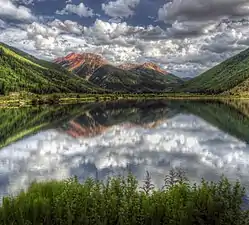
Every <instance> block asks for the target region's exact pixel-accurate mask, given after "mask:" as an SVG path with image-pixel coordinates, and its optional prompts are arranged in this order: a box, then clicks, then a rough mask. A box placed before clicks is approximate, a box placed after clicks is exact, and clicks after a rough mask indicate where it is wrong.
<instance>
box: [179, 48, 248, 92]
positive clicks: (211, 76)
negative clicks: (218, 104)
mask: <svg viewBox="0 0 249 225" xmlns="http://www.w3.org/2000/svg"><path fill="white" fill-rule="evenodd" d="M247 79H249V49H247V50H245V51H243V52H241V53H239V54H238V55H235V56H234V57H232V58H230V59H228V60H226V61H224V62H222V63H221V64H219V65H217V66H215V67H213V68H212V69H210V70H208V71H206V72H205V73H203V74H201V75H200V76H198V77H196V78H194V79H191V80H190V81H187V82H185V83H184V84H183V85H182V87H181V88H179V91H183V92H191V93H205V94H219V93H222V92H227V91H230V90H231V92H229V93H232V94H236V93H240V92H247V93H248V83H249V81H247Z"/></svg>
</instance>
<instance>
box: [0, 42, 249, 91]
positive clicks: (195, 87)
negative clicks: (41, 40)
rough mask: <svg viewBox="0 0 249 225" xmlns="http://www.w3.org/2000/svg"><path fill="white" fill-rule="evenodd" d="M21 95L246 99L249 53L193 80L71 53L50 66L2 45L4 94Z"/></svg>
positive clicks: (153, 67) (0, 62)
mask: <svg viewBox="0 0 249 225" xmlns="http://www.w3.org/2000/svg"><path fill="white" fill-rule="evenodd" d="M20 91H27V92H31V93H36V94H50V93H112V92H115V93H116V92H118V93H119V92H120V93H155V92H160V93H161V92H177V93H196V94H229V95H245V94H248V92H249V49H247V50H245V51H243V52H241V53H239V54H238V55H236V56H234V57H232V58H230V59H228V60H226V61H224V62H222V63H221V64H219V65H217V66H215V67H214V68H211V69H210V70H208V71H206V72H204V73H203V74H201V75H199V76H197V77H195V78H193V79H190V78H189V77H188V78H186V79H185V78H182V79H181V78H179V77H177V76H175V75H173V74H171V73H169V72H167V71H165V70H163V69H162V68H161V67H160V66H158V65H156V64H155V63H152V62H145V63H142V64H133V63H128V64H121V65H115V64H112V63H110V62H108V61H107V60H106V59H104V58H103V57H102V56H101V55H97V54H93V53H82V54H79V53H71V54H69V55H67V56H65V57H61V58H58V59H55V60H54V61H53V62H48V61H44V60H40V59H37V58H35V57H33V56H31V55H29V54H27V53H25V52H23V51H21V50H19V49H16V48H13V47H11V46H8V45H6V44H4V43H0V94H8V93H9V92H20Z"/></svg>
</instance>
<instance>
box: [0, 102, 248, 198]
mask: <svg viewBox="0 0 249 225" xmlns="http://www.w3.org/2000/svg"><path fill="white" fill-rule="evenodd" d="M0 148H1V151H0V196H5V195H8V194H16V193H18V192H19V191H20V190H21V189H25V188H27V187H28V185H29V184H30V183H31V182H32V181H34V180H38V181H42V180H48V179H65V178H69V177H72V176H77V177H78V178H79V179H80V180H82V181H83V180H85V179H86V178H87V177H93V178H98V179H106V178H108V176H114V175H118V174H121V175H122V174H127V171H131V172H132V173H133V174H134V175H135V176H136V177H137V178H138V179H139V180H140V181H142V180H143V179H144V176H145V173H146V171H149V173H150V174H151V176H152V181H153V183H154V184H155V185H156V186H157V187H160V186H162V185H163V180H164V177H165V175H166V174H167V173H168V172H169V170H170V169H171V168H182V169H184V170H185V171H186V173H187V175H188V177H189V179H190V180H191V181H193V182H200V180H201V178H202V177H203V178H205V179H208V180H218V179H219V177H220V176H221V175H222V174H224V175H225V176H227V177H228V178H229V179H231V180H232V181H235V180H236V179H238V180H240V181H241V182H242V184H243V185H245V186H246V187H247V188H248V190H249V173H248V171H249V101H229V102H220V101H176V100H175V101H169V100H160V101H139V102H136V101H120V102H109V103H91V104H80V105H77V104H75V105H60V106H40V107H23V108H9V109H0Z"/></svg>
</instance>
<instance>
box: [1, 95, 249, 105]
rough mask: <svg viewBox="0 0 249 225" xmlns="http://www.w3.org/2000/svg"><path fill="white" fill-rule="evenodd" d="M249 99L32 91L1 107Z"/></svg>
mask: <svg viewBox="0 0 249 225" xmlns="http://www.w3.org/2000/svg"><path fill="white" fill-rule="evenodd" d="M147 99H148V100H151V99H159V100H161V99H169V100H236V99H239V100H242V99H243V100H246V99H248V100H249V96H233V95H201V94H181V93H179V94H178V93H155V94H154V93H153V94H116V93H115V94H77V93H76V94H71V93H70V94H50V95H35V94H32V93H24V94H23V93H22V94H19V93H17V94H12V95H9V96H0V107H6V106H30V105H42V104H51V105H53V104H71V103H72V104H73V103H86V102H104V101H113V100H147Z"/></svg>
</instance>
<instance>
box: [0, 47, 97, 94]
mask: <svg viewBox="0 0 249 225" xmlns="http://www.w3.org/2000/svg"><path fill="white" fill-rule="evenodd" d="M100 90H101V89H100V88H98V87H97V86H95V85H94V84H91V83H90V82H88V81H86V80H85V79H83V78H80V77H78V76H76V75H74V74H71V73H70V72H68V71H66V70H63V69H61V68H60V67H59V66H58V65H56V64H53V63H49V62H46V61H43V60H38V59H36V58H34V57H33V56H30V55H28V54H27V53H24V52H22V51H20V50H18V49H15V48H12V47H8V46H7V45H5V44H2V43H0V94H7V93H8V92H19V91H28V92H32V93H37V94H49V93H69V92H78V93H84V92H87V93H91V92H98V91H100Z"/></svg>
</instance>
